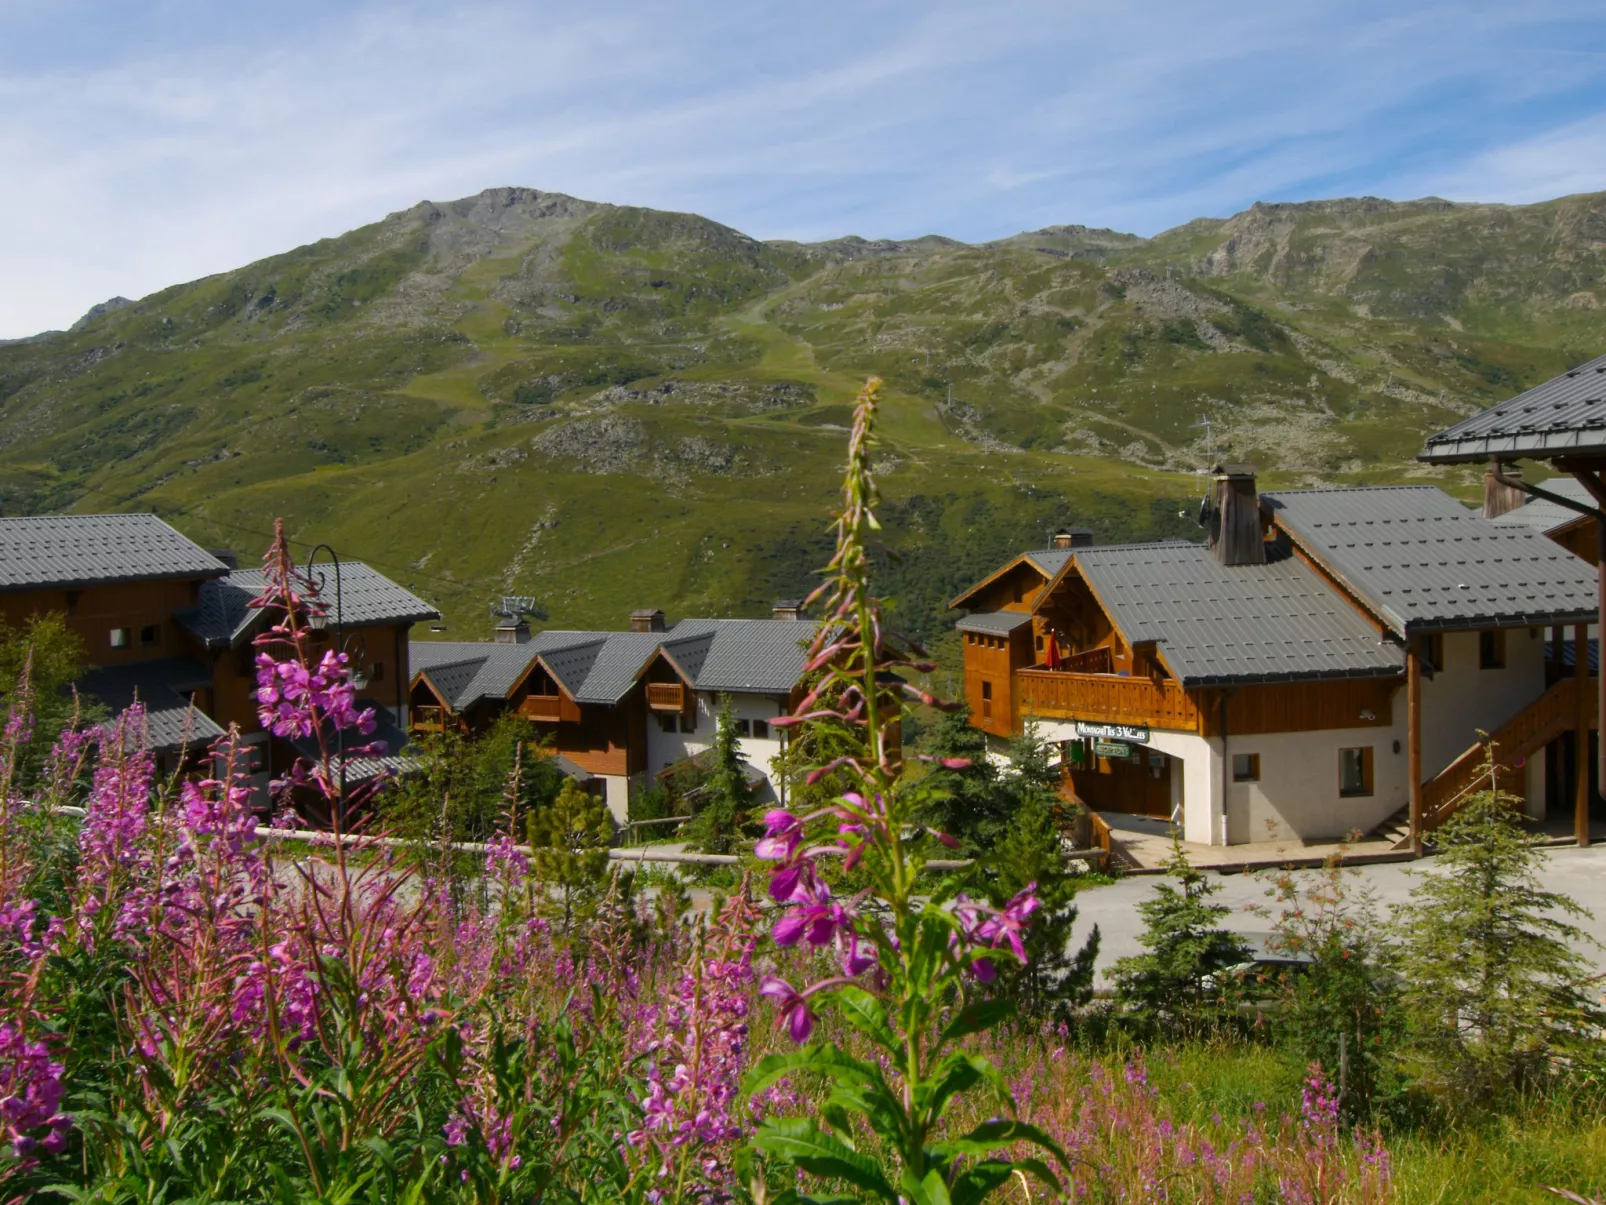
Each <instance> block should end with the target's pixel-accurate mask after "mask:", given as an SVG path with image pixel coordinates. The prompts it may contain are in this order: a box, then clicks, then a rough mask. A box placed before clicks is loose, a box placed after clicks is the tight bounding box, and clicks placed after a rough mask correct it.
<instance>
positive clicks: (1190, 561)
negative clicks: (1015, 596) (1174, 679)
mask: <svg viewBox="0 0 1606 1205" xmlns="http://www.w3.org/2000/svg"><path fill="white" fill-rule="evenodd" d="M1076 564H1077V568H1078V569H1080V570H1081V572H1082V574H1083V575H1084V576H1085V577H1086V579H1087V581H1088V584H1089V585H1090V586H1092V588H1093V591H1094V593H1095V594H1096V596H1097V597H1098V599H1099V601H1100V603H1102V604H1103V606H1104V607H1105V609H1106V610H1107V612H1108V613H1109V616H1110V618H1111V620H1113V621H1114V623H1115V624H1116V626H1117V627H1119V628H1120V629H1121V632H1122V634H1123V635H1125V636H1126V638H1127V639H1128V640H1130V641H1132V642H1133V643H1134V644H1138V643H1143V642H1145V641H1154V642H1156V644H1158V646H1159V648H1160V651H1161V654H1162V655H1163V657H1164V660H1165V663H1166V664H1167V665H1169V666H1170V667H1171V669H1172V671H1173V672H1175V673H1176V675H1177V676H1178V678H1180V679H1181V680H1182V682H1183V683H1184V685H1187V686H1211V685H1227V684H1231V683H1236V682H1275V681H1287V680H1291V679H1308V678H1348V677H1384V676H1388V675H1392V674H1397V673H1399V672H1400V669H1401V667H1402V665H1403V657H1402V654H1401V652H1400V650H1399V648H1397V647H1395V646H1393V645H1392V644H1386V643H1383V642H1381V641H1380V640H1379V638H1378V634H1377V629H1376V628H1374V627H1373V626H1372V625H1371V624H1370V623H1369V622H1367V620H1366V617H1365V616H1364V615H1362V614H1361V613H1360V612H1359V611H1357V610H1356V609H1355V608H1354V607H1353V606H1351V605H1350V604H1349V603H1348V602H1346V601H1345V600H1344V599H1343V598H1342V597H1341V596H1340V595H1339V594H1338V592H1337V591H1335V590H1333V589H1332V588H1331V587H1330V586H1328V585H1327V583H1326V582H1324V581H1322V579H1321V578H1320V577H1319V576H1317V574H1316V572H1315V571H1314V570H1312V569H1311V568H1310V567H1309V566H1308V565H1306V564H1304V563H1303V562H1302V561H1299V560H1298V559H1296V558H1294V557H1293V556H1290V555H1287V554H1283V555H1281V556H1277V555H1276V554H1273V559H1272V560H1271V561H1270V562H1268V563H1267V564H1264V565H1239V566H1235V567H1233V568H1230V569H1229V568H1227V567H1226V566H1224V565H1222V564H1221V563H1220V562H1219V561H1217V560H1216V558H1215V556H1214V555H1213V554H1212V553H1211V552H1210V550H1209V549H1207V548H1206V547H1205V546H1204V545H1202V544H1189V543H1185V542H1183V541H1166V542H1163V543H1156V544H1127V545H1111V546H1106V547H1103V548H1080V549H1077V550H1076Z"/></svg>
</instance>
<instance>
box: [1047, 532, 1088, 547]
mask: <svg viewBox="0 0 1606 1205" xmlns="http://www.w3.org/2000/svg"><path fill="white" fill-rule="evenodd" d="M1049 547H1050V548H1091V547H1093V529H1092V528H1091V527H1062V528H1060V529H1059V530H1058V531H1056V532H1055V533H1054V537H1053V540H1052V541H1051V542H1050V544H1049Z"/></svg>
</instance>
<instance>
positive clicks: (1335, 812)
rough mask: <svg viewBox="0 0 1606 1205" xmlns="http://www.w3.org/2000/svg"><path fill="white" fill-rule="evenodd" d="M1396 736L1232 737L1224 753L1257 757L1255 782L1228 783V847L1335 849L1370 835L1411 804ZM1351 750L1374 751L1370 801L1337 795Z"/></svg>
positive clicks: (1363, 732) (1355, 732) (1335, 732)
mask: <svg viewBox="0 0 1606 1205" xmlns="http://www.w3.org/2000/svg"><path fill="white" fill-rule="evenodd" d="M1402 702H1403V700H1402ZM1401 728H1403V725H1395V726H1394V727H1390V728H1330V729H1321V730H1318V731H1316V732H1273V733H1263V734H1261V735H1258V736H1241V737H1233V736H1230V735H1229V736H1228V738H1227V749H1228V752H1229V753H1231V754H1239V753H1257V754H1259V755H1260V780H1259V781H1258V782H1231V781H1229V782H1228V783H1227V831H1228V833H1229V834H1230V839H1231V841H1232V843H1233V844H1238V843H1240V842H1244V841H1287V840H1303V841H1337V840H1340V839H1342V838H1344V837H1346V836H1348V835H1349V834H1351V833H1357V832H1358V833H1366V832H1370V831H1371V830H1372V829H1373V828H1375V827H1377V825H1378V824H1379V823H1381V822H1382V821H1384V820H1387V819H1388V818H1389V816H1391V815H1392V814H1393V813H1395V812H1397V811H1399V809H1400V808H1402V807H1404V806H1405V805H1406V804H1407V803H1408V802H1409V801H1410V774H1409V772H1408V765H1407V763H1408V762H1409V758H1408V757H1407V755H1406V746H1405V734H1404V732H1403V731H1401V730H1399V729H1401ZM1396 744H1398V745H1399V752H1398V753H1396V752H1395V751H1394V747H1395V745H1396ZM1353 748H1370V749H1371V750H1372V793H1371V794H1370V795H1354V796H1344V795H1340V794H1339V790H1338V785H1339V777H1338V768H1339V750H1341V749H1353ZM1229 777H1230V776H1229Z"/></svg>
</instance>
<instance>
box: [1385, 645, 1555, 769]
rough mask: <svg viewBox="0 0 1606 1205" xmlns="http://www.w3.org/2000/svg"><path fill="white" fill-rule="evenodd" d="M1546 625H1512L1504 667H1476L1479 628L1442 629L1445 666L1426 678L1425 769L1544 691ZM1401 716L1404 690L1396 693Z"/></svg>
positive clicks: (1451, 758)
mask: <svg viewBox="0 0 1606 1205" xmlns="http://www.w3.org/2000/svg"><path fill="white" fill-rule="evenodd" d="M1543 634H1544V629H1543V628H1508V629H1507V630H1506V664H1505V668H1504V669H1480V668H1478V633H1476V632H1446V633H1445V634H1444V668H1443V669H1442V670H1438V671H1436V672H1435V673H1434V675H1433V677H1432V678H1426V677H1424V678H1423V681H1422V774H1423V777H1424V778H1432V777H1433V776H1434V775H1435V774H1437V773H1438V772H1439V771H1440V770H1442V769H1444V767H1445V766H1447V765H1449V764H1450V763H1451V762H1452V761H1454V760H1455V759H1456V758H1458V757H1460V756H1461V754H1463V753H1465V752H1466V751H1467V750H1468V749H1469V748H1471V747H1472V745H1473V744H1474V743H1475V742H1476V741H1477V739H1478V729H1480V728H1481V729H1483V730H1484V731H1485V732H1492V731H1494V730H1495V729H1496V728H1498V727H1500V725H1502V724H1504V723H1505V722H1506V721H1507V720H1509V719H1510V718H1511V717H1512V716H1514V715H1516V714H1517V712H1519V711H1521V710H1522V709H1523V708H1524V707H1526V706H1528V704H1529V703H1532V702H1533V701H1534V700H1535V699H1537V698H1538V697H1539V696H1540V695H1542V694H1544V692H1545V642H1544V638H1543ZM1394 710H1395V714H1396V719H1398V720H1403V718H1404V711H1405V695H1404V693H1403V692H1401V694H1400V695H1399V696H1398V697H1397V698H1396V701H1395V705H1394Z"/></svg>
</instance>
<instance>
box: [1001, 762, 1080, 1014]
mask: <svg viewBox="0 0 1606 1205" xmlns="http://www.w3.org/2000/svg"><path fill="white" fill-rule="evenodd" d="M981 868H982V873H983V874H984V875H985V876H986V883H987V894H988V896H989V899H990V902H991V903H992V904H993V905H995V906H997V907H1002V906H1003V905H1004V904H1005V903H1007V902H1008V901H1009V900H1010V899H1011V898H1012V897H1013V896H1015V894H1016V893H1017V892H1020V891H1023V890H1024V889H1025V888H1026V887H1027V886H1029V885H1030V884H1032V883H1035V884H1037V892H1036V894H1037V899H1038V901H1039V903H1040V905H1041V906H1040V907H1039V909H1038V911H1037V913H1036V915H1034V916H1033V917H1032V923H1031V927H1030V928H1028V929H1027V931H1026V953H1027V962H1026V965H1025V966H1020V965H1010V966H1007V967H1004V968H1001V970H1000V973H1001V975H1002V976H1003V978H1004V980H1005V983H1004V987H1005V990H1006V991H1009V992H1011V993H1012V994H1013V995H1014V996H1015V998H1016V1000H1017V1002H1018V1003H1019V1005H1020V1007H1021V1009H1022V1011H1023V1012H1027V1013H1031V1014H1034V1015H1037V1016H1055V1017H1057V1018H1059V1019H1061V1020H1068V1019H1069V1017H1070V1015H1071V1014H1072V1013H1073V1012H1074V1011H1075V1010H1076V1009H1077V1008H1079V1007H1080V1006H1081V1005H1083V1004H1085V1003H1087V1001H1088V999H1089V998H1090V997H1091V995H1092V990H1093V964H1094V960H1095V959H1096V958H1097V957H1098V950H1099V931H1098V926H1096V925H1095V926H1094V928H1093V932H1092V933H1091V934H1089V936H1088V939H1087V941H1086V943H1084V944H1083V946H1082V948H1081V949H1080V950H1078V951H1077V952H1076V953H1075V954H1072V953H1071V952H1070V941H1071V929H1072V927H1073V926H1074V925H1075V924H1076V905H1075V904H1074V903H1073V902H1072V901H1073V900H1074V899H1075V897H1076V891H1077V888H1078V886H1079V885H1080V884H1079V878H1080V876H1078V875H1076V874H1073V873H1072V872H1071V871H1069V870H1068V869H1067V868H1066V864H1065V851H1064V848H1063V843H1062V841H1061V839H1060V830H1059V826H1058V824H1056V823H1055V817H1054V809H1053V807H1052V805H1051V797H1049V796H1046V795H1045V794H1044V792H1042V791H1041V790H1038V789H1033V790H1029V791H1027V792H1026V793H1025V796H1024V798H1023V799H1021V800H1020V804H1019V806H1018V807H1017V808H1016V810H1015V814H1014V816H1013V817H1012V818H1011V820H1010V823H1009V825H1008V826H1007V827H1006V828H1005V830H1004V833H1003V836H1002V839H1001V840H1000V841H999V842H998V843H997V845H995V846H994V847H993V849H992V851H991V852H990V853H988V854H987V855H986V856H985V857H984V858H983V859H982V862H981Z"/></svg>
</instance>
